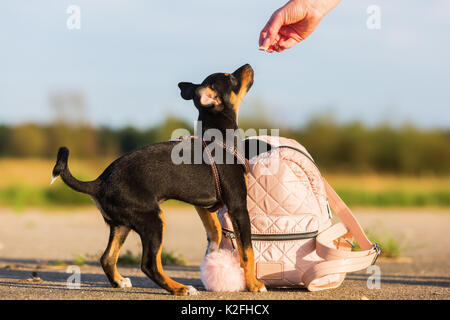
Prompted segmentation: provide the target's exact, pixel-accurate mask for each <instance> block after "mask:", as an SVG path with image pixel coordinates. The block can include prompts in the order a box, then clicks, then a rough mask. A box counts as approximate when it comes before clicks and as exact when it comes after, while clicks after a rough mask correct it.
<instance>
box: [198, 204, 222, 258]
mask: <svg viewBox="0 0 450 320" xmlns="http://www.w3.org/2000/svg"><path fill="white" fill-rule="evenodd" d="M195 210H197V213H198V215H199V216H200V219H201V220H202V222H203V226H204V227H205V230H206V236H207V238H208V248H207V251H206V253H209V252H211V251H215V250H217V249H219V245H220V241H221V240H222V227H221V226H220V222H219V218H218V217H217V212H211V211H208V210H206V209H205V208H201V207H195Z"/></svg>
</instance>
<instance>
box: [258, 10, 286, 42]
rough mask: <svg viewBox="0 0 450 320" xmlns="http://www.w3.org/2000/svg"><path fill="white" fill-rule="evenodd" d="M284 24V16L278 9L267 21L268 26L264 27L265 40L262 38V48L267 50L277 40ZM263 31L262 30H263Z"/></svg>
mask: <svg viewBox="0 0 450 320" xmlns="http://www.w3.org/2000/svg"><path fill="white" fill-rule="evenodd" d="M282 25H283V17H282V14H281V13H279V11H276V12H275V13H274V14H273V15H272V16H271V17H270V20H269V22H267V24H266V26H265V27H264V29H263V32H264V31H266V32H267V33H266V35H265V37H263V39H264V40H262V44H260V46H261V48H260V49H262V50H267V49H268V48H269V46H270V45H272V44H273V43H274V42H275V38H276V36H277V35H278V31H279V30H280V28H281V27H282ZM261 33H262V32H261ZM260 42H261V41H260Z"/></svg>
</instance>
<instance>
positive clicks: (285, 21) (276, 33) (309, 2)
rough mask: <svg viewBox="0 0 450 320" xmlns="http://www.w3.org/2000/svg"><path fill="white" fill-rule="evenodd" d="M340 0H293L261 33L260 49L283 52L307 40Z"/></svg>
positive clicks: (272, 18)
mask: <svg viewBox="0 0 450 320" xmlns="http://www.w3.org/2000/svg"><path fill="white" fill-rule="evenodd" d="M339 2H340V0H291V1H289V2H288V3H286V4H285V5H284V6H283V7H281V8H280V9H278V10H276V11H275V12H274V13H273V14H272V16H271V17H270V19H269V21H268V22H267V24H266V26H265V27H264V28H263V29H262V31H261V33H260V35H259V46H260V47H259V49H260V50H263V51H267V52H273V51H277V52H282V51H283V50H285V49H289V48H292V47H293V46H294V45H295V44H297V43H299V42H300V41H303V40H305V39H306V38H307V37H308V36H309V35H310V34H311V33H312V32H313V31H314V29H316V27H317V26H318V25H319V22H320V20H322V18H323V17H324V16H325V15H326V14H327V13H328V12H330V11H331V10H332V9H333V8H334V7H335V6H336V5H337V4H338V3H339Z"/></svg>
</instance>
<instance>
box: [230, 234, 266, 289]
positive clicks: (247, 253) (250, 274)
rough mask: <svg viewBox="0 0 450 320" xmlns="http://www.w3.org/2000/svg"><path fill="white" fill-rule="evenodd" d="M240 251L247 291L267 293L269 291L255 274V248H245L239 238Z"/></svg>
mask: <svg viewBox="0 0 450 320" xmlns="http://www.w3.org/2000/svg"><path fill="white" fill-rule="evenodd" d="M237 240H238V241H236V242H237V245H238V249H239V258H240V260H241V266H242V267H243V268H244V277H245V283H246V285H247V290H248V291H250V292H265V291H267V289H266V287H265V286H264V284H263V283H262V282H260V281H259V280H258V279H256V274H255V256H254V253H253V248H252V247H251V246H250V247H247V248H243V247H242V243H241V241H240V239H239V236H238V239H237Z"/></svg>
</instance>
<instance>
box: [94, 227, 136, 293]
mask: <svg viewBox="0 0 450 320" xmlns="http://www.w3.org/2000/svg"><path fill="white" fill-rule="evenodd" d="M129 233H130V228H128V227H125V226H117V225H110V233H109V241H108V246H107V247H106V250H105V253H103V255H102V257H101V258H100V262H101V264H102V267H103V271H105V274H106V276H107V277H108V280H109V282H110V283H111V285H112V286H113V287H114V288H129V287H131V281H130V279H129V278H123V277H122V276H121V275H120V274H119V272H118V271H117V259H118V258H119V252H120V249H121V248H122V246H123V244H124V242H125V240H126V238H127V236H128V234H129Z"/></svg>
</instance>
